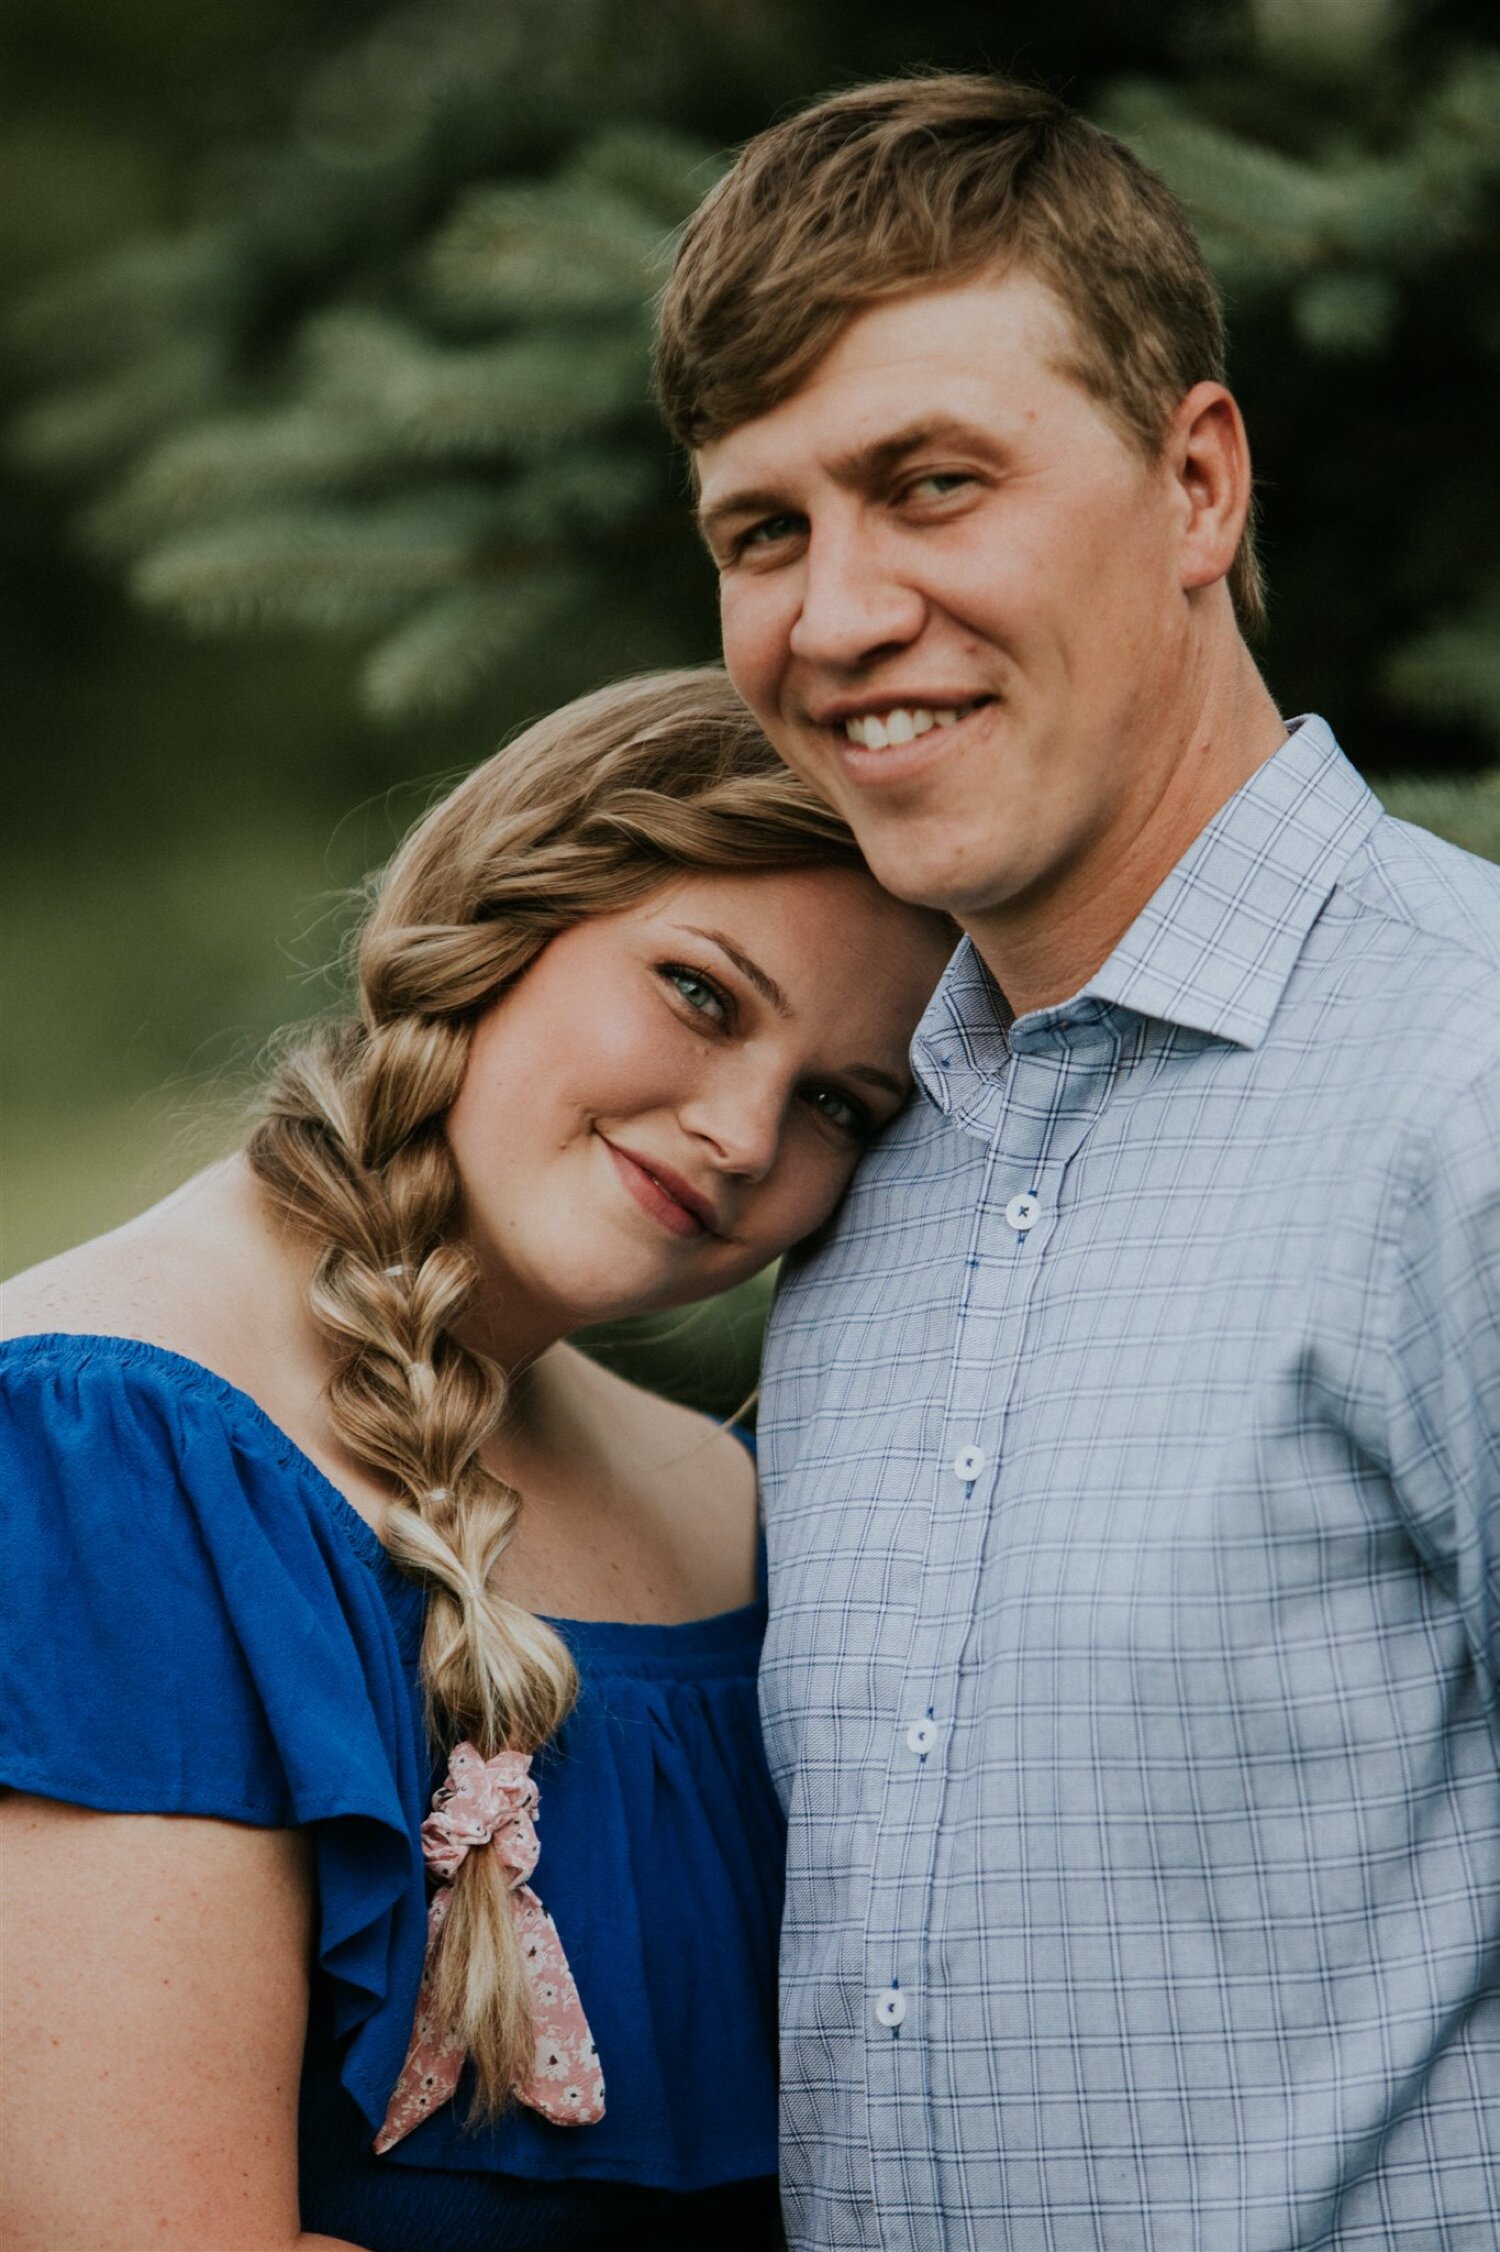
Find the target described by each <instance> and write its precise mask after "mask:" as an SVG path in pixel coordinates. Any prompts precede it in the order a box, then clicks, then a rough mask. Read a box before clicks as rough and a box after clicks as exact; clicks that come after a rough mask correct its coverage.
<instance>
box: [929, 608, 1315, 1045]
mask: <svg viewBox="0 0 1500 2252" xmlns="http://www.w3.org/2000/svg"><path fill="white" fill-rule="evenodd" d="M1234 648H1235V651H1236V652H1237V654H1236V655H1235V656H1234V658H1233V659H1232V661H1231V662H1230V663H1228V664H1227V665H1226V666H1225V668H1224V669H1225V674H1226V677H1225V678H1224V679H1222V680H1221V681H1218V682H1213V683H1210V684H1209V687H1210V689H1211V690H1212V691H1213V692H1211V693H1206V694H1204V695H1200V696H1197V697H1193V698H1191V699H1185V700H1184V701H1185V705H1186V708H1185V709H1182V710H1179V711H1178V712H1176V713H1174V714H1172V715H1170V716H1169V717H1168V718H1167V719H1166V720H1165V721H1164V723H1163V727H1162V730H1161V732H1160V734H1159V736H1158V738H1157V742H1158V744H1159V756H1158V759H1157V762H1156V766H1155V770H1154V771H1155V776H1156V779H1155V781H1154V782H1153V783H1150V784H1148V786H1146V787H1145V788H1143V790H1142V791H1141V792H1140V794H1139V796H1138V797H1137V798H1135V799H1133V800H1131V801H1129V802H1127V803H1126V804H1125V805H1124V806H1123V807H1122V808H1121V811H1120V817H1119V818H1118V819H1117V820H1116V821H1115V822H1114V823H1113V824H1112V825H1111V827H1110V829H1109V831H1108V833H1107V834H1106V835H1104V836H1103V837H1101V838H1100V839H1098V840H1097V841H1096V842H1095V843H1094V844H1093V845H1092V846H1091V847H1090V848H1089V849H1087V850H1086V851H1085V852H1083V853H1082V854H1080V855H1079V856H1078V857H1077V858H1076V859H1075V861H1074V862H1073V863H1072V864H1071V865H1070V866H1069V867H1067V868H1066V869H1064V870H1063V871H1062V872H1061V873H1060V874H1058V875H1057V876H1055V877H1054V878H1053V879H1052V881H1051V883H1050V884H1049V885H1048V887H1047V889H1046V891H1045V893H1044V894H1036V893H1033V894H1028V895H1027V896H1026V897H1025V898H1022V899H1018V900H1014V901H1009V902H1007V903H1006V904H1005V905H1004V906H1002V907H998V908H986V909H983V910H981V911H979V912H977V913H975V914H973V915H966V916H963V917H961V918H960V920H961V921H962V923H963V927H964V929H965V930H966V931H967V932H968V935H969V937H970V938H971V939H972V941H973V944H974V948H975V951H976V952H977V954H978V955H979V958H980V960H981V961H982V962H983V963H984V965H985V968H986V969H987V970H988V971H989V973H990V975H991V977H992V978H993V979H994V980H995V983H996V984H997V985H998V986H999V988H1000V990H1001V992H1002V993H1003V994H1004V995H1005V998H1006V1002H1007V1004H1008V1006H1009V1007H1010V1009H1011V1011H1012V1012H1013V1014H1014V1015H1016V1016H1024V1015H1026V1014H1027V1012H1028V1011H1029V1010H1032V1009H1041V1008H1047V1007H1049V1006H1050V1005H1051V1004H1052V1003H1054V1002H1057V1001H1063V1000H1066V999H1067V998H1068V996H1069V995H1070V994H1072V993H1076V992H1077V991H1078V989H1079V987H1080V986H1082V985H1085V984H1086V983H1087V982H1088V980H1089V979H1090V978H1091V977H1092V976H1093V974H1094V972H1095V971H1096V970H1097V969H1099V968H1100V967H1101V965H1102V964H1103V963H1104V962H1106V961H1107V960H1108V958H1109V956H1110V955H1111V954H1112V953H1113V952H1114V950H1115V947H1116V946H1117V945H1118V944H1119V942H1120V940H1121V939H1122V938H1123V937H1124V935H1125V933H1126V931H1127V930H1128V929H1129V928H1130V925H1131V924H1132V923H1133V922H1134V921H1135V919H1136V916H1137V915H1138V914H1139V913H1140V912H1141V909H1142V908H1143V907H1144V906H1145V905H1146V903H1147V901H1148V900H1149V899H1150V898H1151V897H1152V895H1153V894H1154V893H1155V892H1156V891H1157V890H1158V889H1159V887H1160V886H1161V884H1162V883H1163V882H1164V881H1165V880H1166V878H1167V877H1168V876H1169V875H1170V874H1171V872H1172V870H1173V869H1174V868H1175V867H1176V865H1177V863H1178V861H1179V860H1180V859H1181V858H1182V856H1183V854H1184V853H1185V852H1186V851H1187V850H1188V847H1189V846H1190V845H1191V844H1192V842H1193V840H1194V839H1195V838H1196V837H1197V836H1199V835H1200V834H1201V832H1202V831H1203V830H1204V829H1205V828H1206V827H1207V825H1208V823H1209V822H1210V821H1211V820H1212V819H1213V817H1214V815H1215V814H1216V813H1217V812H1218V811H1219V809H1220V807H1221V806H1224V805H1226V804H1227V803H1228V801H1229V799H1230V798H1232V797H1233V796H1234V795H1235V793H1236V791H1238V790H1239V789H1241V788H1242V787H1243V785H1244V784H1245V783H1246V782H1247V781H1248V780H1249V779H1250V776H1251V775H1252V774H1253V773H1255V771H1256V769H1257V768H1258V767H1261V766H1263V765H1264V764H1265V762H1266V760H1267V759H1268V758H1270V757H1271V756H1272V754H1273V753H1274V752H1275V751H1276V750H1278V749H1279V747H1280V746H1281V744H1282V743H1283V742H1284V741H1285V740H1286V728H1285V726H1284V724H1283V722H1282V719H1281V716H1280V714H1279V713H1278V711H1277V709H1276V706H1275V704H1274V703H1273V702H1272V700H1271V696H1270V693H1269V691H1268V690H1267V688H1266V685H1265V682H1264V681H1263V680H1262V679H1261V677H1260V674H1259V672H1258V671H1257V670H1256V667H1255V663H1254V660H1253V658H1252V657H1251V655H1250V652H1249V650H1248V649H1247V648H1246V647H1245V645H1244V643H1243V642H1242V641H1240V639H1239V637H1238V635H1237V634H1236V636H1235V637H1234Z"/></svg>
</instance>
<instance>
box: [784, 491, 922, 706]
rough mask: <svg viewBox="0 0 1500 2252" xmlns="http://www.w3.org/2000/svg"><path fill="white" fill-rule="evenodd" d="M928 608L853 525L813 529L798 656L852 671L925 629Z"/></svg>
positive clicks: (796, 638) (794, 638)
mask: <svg viewBox="0 0 1500 2252" xmlns="http://www.w3.org/2000/svg"><path fill="white" fill-rule="evenodd" d="M925 616H926V604H925V602H924V601H923V598H922V596H921V594H920V593H919V592H918V591H917V589H916V588H915V587H913V586H911V585H909V584H907V583H906V582H905V581H904V580H902V579H901V578H900V577H898V576H897V575H896V574H895V573H894V572H893V571H891V570H890V568H889V567H888V565H887V564H886V562H885V560H884V558H883V557H882V555H881V553H880V549H879V546H878V543H876V542H875V541H872V540H871V539H870V538H869V536H868V534H865V535H863V536H862V534H861V530H860V527H859V526H858V524H848V525H839V526H837V527H830V528H821V529H819V530H815V531H814V533H813V535H812V537H811V538H810V539H809V541H808V546H807V554H806V558H805V560H804V563H803V577H802V604H801V608H800V610H799V612H798V615H797V619H796V623H795V624H794V625H793V627H792V632H791V648H792V654H793V655H794V656H795V657H800V658H801V659H802V660H803V661H804V662H805V663H808V664H818V665H828V666H833V667H836V668H838V669H839V670H840V671H849V670H851V669H853V668H855V667H857V666H859V665H862V664H867V663H869V661H870V660H871V659H872V658H874V657H878V656H881V655H883V654H885V653H886V652H888V651H890V650H894V649H904V648H907V647H908V646H909V645H910V644H911V643H912V642H913V641H915V640H916V638H917V636H918V634H919V633H920V632H921V630H922V622H923V619H924V618H925Z"/></svg>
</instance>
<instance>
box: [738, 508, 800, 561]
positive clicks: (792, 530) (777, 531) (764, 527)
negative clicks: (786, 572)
mask: <svg viewBox="0 0 1500 2252" xmlns="http://www.w3.org/2000/svg"><path fill="white" fill-rule="evenodd" d="M801 529H802V519H801V517H800V516H790V515H788V516H763V517H762V518H761V520H760V522H759V523H758V524H752V525H751V526H750V527H749V529H748V530H747V531H744V532H741V534H740V536H739V538H738V539H737V540H736V542H735V553H736V555H743V554H744V552H745V550H746V548H748V547H773V546H774V545H775V543H776V541H777V540H785V539H795V538H796V536H797V534H798V533H799V532H800V531H801Z"/></svg>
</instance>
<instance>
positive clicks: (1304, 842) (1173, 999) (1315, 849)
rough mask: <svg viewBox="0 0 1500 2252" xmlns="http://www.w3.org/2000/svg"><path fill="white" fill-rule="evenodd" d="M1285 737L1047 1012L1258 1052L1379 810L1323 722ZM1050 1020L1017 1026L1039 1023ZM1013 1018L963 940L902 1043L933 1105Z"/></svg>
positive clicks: (981, 1059) (1302, 725)
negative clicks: (1088, 973)
mask: <svg viewBox="0 0 1500 2252" xmlns="http://www.w3.org/2000/svg"><path fill="white" fill-rule="evenodd" d="M1289 730H1290V731H1289V733H1288V736H1287V739H1286V741H1285V742H1284V743H1283V744H1282V745H1281V747H1280V748H1279V749H1278V750H1277V751H1276V752H1275V753H1274V755H1273V756H1272V757H1271V758H1269V759H1267V760H1266V762H1265V764H1264V765H1263V766H1259V767H1257V768H1256V770H1255V772H1254V773H1253V774H1252V775H1251V776H1250V778H1249V780H1248V781H1247V782H1245V783H1244V784H1243V785H1242V787H1241V788H1240V789H1238V790H1237V791H1236V792H1235V794H1234V796H1233V797H1232V798H1230V799H1229V801H1228V802H1227V804H1225V805H1222V806H1221V807H1220V808H1219V810H1218V812H1217V813H1216V814H1215V815H1214V817H1213V819H1212V820H1211V821H1210V822H1208V824H1207V825H1206V827H1205V828H1203V829H1202V830H1201V831H1200V832H1199V834H1198V835H1197V836H1196V837H1195V838H1194V840H1193V842H1192V843H1191V844H1190V845H1189V847H1188V849H1187V851H1186V852H1185V853H1184V854H1183V856H1182V858H1181V859H1180V860H1179V861H1178V863H1177V865H1176V867H1175V868H1173V869H1172V871H1171V873H1170V874H1169V875H1168V876H1167V877H1166V879H1165V880H1164V882H1163V883H1161V884H1160V885H1159V886H1158V888H1157V890H1156V891H1155V892H1154V893H1153V894H1152V896H1151V898H1150V899H1149V900H1148V901H1147V902H1146V905H1145V906H1144V907H1143V908H1142V910H1141V912H1140V914H1139V915H1137V917H1136V919H1135V921H1134V922H1133V923H1132V924H1131V925H1130V928H1129V929H1128V930H1127V931H1126V933H1125V935H1124V937H1123V938H1122V939H1121V940H1120V943H1119V944H1118V946H1117V947H1116V948H1115V950H1114V952H1113V953H1112V954H1111V955H1110V957H1109V959H1108V960H1107V961H1106V962H1105V963H1104V965H1103V966H1102V968H1101V969H1099V970H1098V971H1097V972H1096V973H1095V975H1094V976H1093V977H1091V978H1090V979H1089V981H1088V983H1087V984H1086V985H1085V986H1084V987H1083V988H1082V990H1081V992H1080V993H1078V994H1075V995H1074V996H1072V998H1071V1000H1070V1001H1066V1002H1059V1003H1058V1004H1057V1009H1058V1010H1059V1011H1062V1012H1066V1011H1067V1010H1069V1009H1070V1008H1076V1006H1077V1004H1078V1003H1079V1002H1080V1001H1084V1000H1091V1001H1094V1002H1096V1003H1099V1004H1102V1005H1104V1006H1106V1007H1118V1008H1124V1009H1129V1010H1132V1011H1133V1012H1134V1013H1135V1014H1136V1015H1138V1016H1143V1017H1155V1018H1159V1019H1161V1020H1162V1021H1164V1022H1166V1023H1169V1024H1178V1025H1183V1026H1185V1027H1187V1028H1189V1029H1190V1030H1193V1031H1196V1032H1204V1033H1208V1034H1210V1035H1211V1036H1213V1037H1215V1038H1218V1039H1222V1040H1228V1041H1231V1042H1233V1043H1234V1044H1235V1045H1236V1046H1237V1047H1243V1048H1255V1047H1258V1046H1259V1045H1260V1043H1261V1041H1262V1040H1263V1039H1264V1038H1265V1036H1266V1033H1267V1032H1268V1030H1269V1029H1270V1025H1271V1020H1272V1018H1273V1017H1274V1016H1275V1013H1276V1009H1277V1005H1278V1003H1279V1002H1280V1000H1281V996H1282V994H1283V993H1284V992H1285V990H1286V985H1287V980H1288V979H1289V978H1290V976H1291V974H1292V970H1293V968H1294V967H1295V965H1296V961H1297V957H1298V955H1299V954H1300V953H1301V951H1302V946H1303V942H1304V941H1305V939H1306V937H1307V934H1308V932H1309V931H1310V930H1311V929H1312V926H1313V924H1314V923H1315V922H1316V920H1317V918H1318V916H1319V914H1320V913H1321V912H1322V909H1323V906H1324V903H1325V901H1326V900H1327V898H1328V895H1329V893H1330V892H1331V891H1332V890H1333V887H1334V884H1335V883H1336V881H1337V879H1338V874H1339V871H1340V869H1341V868H1343V867H1344V866H1345V864H1346V863H1347V861H1348V859H1349V856H1350V854H1351V853H1352V852H1353V851H1354V850H1355V848H1356V847H1357V846H1358V845H1359V844H1360V843H1361V842H1362V841H1363V839H1364V838H1365V837H1366V836H1367V835H1368V834H1369V832H1370V830H1371V829H1372V828H1373V827H1374V825H1375V823H1376V822H1377V821H1378V820H1379V819H1380V814H1381V809H1380V804H1379V801H1378V800H1377V799H1376V797H1375V796H1374V794H1373V792H1372V791H1371V790H1370V789H1369V788H1368V787H1367V785H1366V784H1365V783H1364V782H1362V781H1361V779H1360V777H1359V775H1358V774H1357V773H1356V772H1355V770H1354V768H1353V767H1352V766H1351V765H1350V764H1349V761H1348V760H1347V759H1346V758H1345V756H1344V754H1343V752H1342V751H1341V750H1340V749H1339V746H1338V744H1337V742H1336V741H1335V739H1334V735H1333V730H1332V729H1331V728H1330V727H1329V725H1328V723H1327V721H1326V720H1322V719H1319V718H1317V717H1316V716H1315V715H1314V716H1310V717H1308V718H1305V719H1298V720H1292V721H1291V722H1289ZM1052 1013H1053V1012H1052V1011H1049V1010H1045V1009H1044V1010H1037V1011H1034V1012H1033V1013H1032V1014H1031V1015H1030V1016H1028V1017H1026V1018H1023V1019H1022V1020H1021V1022H1022V1023H1023V1024H1025V1025H1027V1026H1030V1025H1031V1024H1033V1023H1036V1024H1038V1025H1039V1024H1040V1022H1041V1021H1042V1020H1044V1019H1045V1018H1047V1017H1048V1016H1049V1015H1050V1014H1052ZM1013 1021H1014V1020H1013V1018H1012V1016H1011V1012H1010V1011H1009V1009H1008V1008H1007V1007H1006V1004H1005V998H1004V995H1003V994H1002V993H1000V991H999V990H998V988H997V987H996V986H995V984H994V982H993V981H992V979H991V978H990V976H989V974H988V972H987V971H986V970H985V967H984V965H983V963H982V962H981V961H980V959H979V956H978V955H977V954H976V953H975V951H974V948H973V946H972V945H971V944H970V942H969V941H968V940H967V939H965V940H964V942H963V944H962V945H961V946H960V947H959V950H958V952H957V953H956V954H955V955H954V957H953V960H952V961H951V962H950V964H949V965H948V968H947V970H946V972H945V973H944V976H943V979H942V982H941V984H940V985H939V986H938V989H937V991H936V993H935V994H934V995H933V997H932V1000H931V1002H930V1003H929V1004H928V1007H927V1010H926V1012H925V1013H924V1015H923V1018H922V1021H921V1023H920V1024H919V1025H918V1027H917V1031H916V1036H915V1039H914V1040H913V1043H912V1065H913V1069H914V1070H915V1072H916V1075H917V1078H918V1080H919V1082H920V1084H921V1086H922V1088H923V1090H924V1092H925V1093H926V1094H927V1095H928V1096H929V1097H930V1099H931V1100H932V1101H933V1102H935V1103H936V1104H937V1106H938V1108H939V1109H940V1110H944V1111H950V1110H951V1109H952V1107H953V1082H952V1078H951V1074H952V1073H953V1072H954V1071H955V1070H962V1071H963V1072H965V1073H966V1074H979V1075H981V1076H984V1075H990V1074H993V1073H994V1072H996V1071H997V1070H999V1069H1000V1068H1002V1067H1003V1065H1004V1063H1005V1062H1006V1060H1007V1059H1008V1057H1009V1054H1010V1028H1011V1024H1012V1022H1013Z"/></svg>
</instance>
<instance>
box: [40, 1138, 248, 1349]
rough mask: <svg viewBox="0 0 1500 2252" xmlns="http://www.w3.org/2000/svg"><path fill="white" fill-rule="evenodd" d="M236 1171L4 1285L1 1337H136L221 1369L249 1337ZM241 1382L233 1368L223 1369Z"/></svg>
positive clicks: (205, 1181) (191, 1187)
mask: <svg viewBox="0 0 1500 2252" xmlns="http://www.w3.org/2000/svg"><path fill="white" fill-rule="evenodd" d="M237 1193H238V1192H237V1189H236V1185H235V1181H234V1176H233V1172H232V1169H231V1168H230V1167H226V1166H214V1167H211V1168H210V1169H209V1170H208V1171H207V1172H206V1173H202V1174H199V1175H197V1176H195V1178H194V1179H193V1180H191V1181H189V1182H186V1183H185V1184H184V1186H183V1187H182V1188H180V1189H177V1190H175V1191H174V1192H173V1194H172V1195H171V1196H169V1197H166V1198H164V1199H163V1201H162V1202H161V1203H160V1204H156V1205H153V1206H151V1208H150V1209H149V1210H148V1211H145V1212H143V1213H141V1214H140V1215H139V1216H138V1217H137V1218H136V1219H133V1220H128V1221H126V1222H125V1223H124V1225H123V1226H121V1227H118V1228H115V1229H112V1230H111V1231H110V1233H109V1234H107V1235H100V1236H95V1237H93V1238H92V1239H91V1240H90V1241H89V1242H87V1243H80V1244H78V1245H76V1246H75V1247H74V1248H73V1249H72V1250H70V1251H63V1252H60V1253H59V1254H58V1255H57V1256H56V1257H55V1258H52V1259H46V1260H43V1261H42V1263H41V1264H40V1265H39V1266H35V1267H28V1268H27V1269H26V1270H25V1271H24V1272H23V1273H21V1274H18V1275H14V1276H12V1277H11V1278H10V1280H9V1281H8V1282H6V1283H5V1284H4V1285H3V1286H0V1339H8V1338H16V1337H34V1336H37V1335H40V1334H42V1333H44V1332H56V1333H58V1334H60V1335H64V1336H75V1337H76V1336H97V1337H132V1338H139V1339H140V1340H141V1341H142V1342H143V1343H144V1344H148V1345H160V1346H163V1347H164V1348H165V1349H166V1350H167V1351H169V1352H175V1353H181V1354H183V1355H184V1356H185V1357H187V1358H188V1359H195V1360H204V1361H207V1362H208V1363H209V1365H210V1366H218V1365H219V1363H220V1361H221V1360H222V1359H223V1357H224V1349H225V1347H226V1346H227V1348H228V1350H229V1352H230V1355H231V1358H232V1357H233V1353H234V1338H235V1336H236V1334H237V1333H238V1332H239V1331H240V1330H241V1329H242V1326H243V1325H242V1323H241V1321H240V1319H239V1315H240V1313H241V1312H242V1310H243V1308H242V1299H243V1295H244V1293H243V1286H242V1275H243V1269H244V1261H243V1259H242V1258H240V1257H237V1256H236V1247H235V1241H234V1237H235V1223H234V1210H235V1199H236V1196H237ZM220 1373H221V1374H227V1375H229V1376H230V1379H231V1381H235V1380H236V1378H235V1372H234V1371H233V1370H225V1369H221V1370H220Z"/></svg>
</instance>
